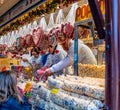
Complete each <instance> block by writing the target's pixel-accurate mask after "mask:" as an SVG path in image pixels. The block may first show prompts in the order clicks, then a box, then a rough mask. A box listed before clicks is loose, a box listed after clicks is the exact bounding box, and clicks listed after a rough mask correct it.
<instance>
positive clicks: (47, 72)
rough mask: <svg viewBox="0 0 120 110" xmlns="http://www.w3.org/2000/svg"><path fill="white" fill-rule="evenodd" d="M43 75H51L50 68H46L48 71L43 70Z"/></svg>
mask: <svg viewBox="0 0 120 110" xmlns="http://www.w3.org/2000/svg"><path fill="white" fill-rule="evenodd" d="M45 74H46V75H47V76H51V75H52V74H53V72H52V71H51V70H50V68H48V69H46V70H45Z"/></svg>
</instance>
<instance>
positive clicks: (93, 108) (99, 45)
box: [0, 0, 105, 110]
mask: <svg viewBox="0 0 120 110" xmlns="http://www.w3.org/2000/svg"><path fill="white" fill-rule="evenodd" d="M99 4H100V6H101V8H102V11H103V14H104V5H105V4H104V0H99ZM60 6H61V5H60ZM66 13H67V14H66ZM75 19H76V21H77V22H76V21H75ZM84 21H85V22H84ZM90 21H92V22H93V20H92V18H91V14H90V9H89V7H88V3H87V1H86V0H81V1H79V2H76V3H74V4H70V5H69V6H68V7H62V8H61V9H59V10H57V11H55V13H51V14H49V15H44V16H42V17H41V18H40V19H37V20H35V21H34V22H32V25H30V24H27V25H24V26H23V27H21V28H19V30H18V31H17V33H15V31H13V32H11V36H13V35H14V38H13V37H11V42H10V46H11V45H12V46H13V47H16V49H17V52H18V53H17V54H19V57H20V58H19V60H23V59H24V60H26V59H27V58H29V53H30V51H29V50H32V49H31V48H33V47H34V48H36V47H41V48H42V47H44V46H45V47H46V48H48V42H47V37H46V36H47V33H50V32H51V30H52V31H53V32H54V31H56V30H57V29H59V28H61V27H62V25H61V24H64V25H66V24H67V23H68V22H70V24H71V25H73V26H74V30H75V31H74V36H75V37H74V38H73V39H74V41H75V42H76V44H77V43H78V42H77V40H78V39H80V40H82V41H83V42H84V44H85V45H88V47H90V49H93V50H94V51H93V52H94V55H95V57H96V59H97V63H98V64H99V65H91V64H81V63H77V61H78V54H77V45H76V44H75V47H74V72H72V75H71V74H70V73H67V75H66V74H63V73H61V74H62V75H58V76H57V75H53V76H50V77H48V79H47V81H44V78H41V76H40V77H37V78H36V76H34V75H33V71H34V67H35V64H34V65H32V66H31V64H30V63H29V64H30V66H28V67H25V68H24V70H21V71H19V73H20V74H19V77H18V86H19V87H20V88H21V89H22V90H23V93H24V95H26V97H27V98H28V100H29V102H30V103H31V104H32V106H33V110H34V109H35V110H39V109H44V110H100V109H103V108H104V106H105V65H104V64H105V58H104V56H102V55H103V53H104V51H105V49H104V45H105V44H104V42H103V41H102V42H100V40H99V37H98V33H96V29H94V28H93V30H92V28H91V27H90V26H91V25H88V23H89V22H90ZM74 24H75V25H74ZM86 24H87V25H86ZM27 27H28V28H27ZM81 27H82V29H81ZM83 27H84V28H83ZM93 27H95V26H94V22H93ZM68 30H69V29H68ZM63 31H64V30H63ZM18 34H19V35H20V37H19V36H18ZM55 34H56V33H55ZM48 35H49V34H48ZM5 36H6V35H5ZM43 36H44V37H43ZM2 38H3V37H1V39H2ZM95 38H96V39H95ZM12 39H13V40H12ZM95 41H96V45H95ZM1 42H2V40H1ZM6 43H8V41H6ZM14 43H15V45H13V44H14ZM43 45H44V46H43ZM24 48H25V49H26V50H25V51H24ZM96 49H97V50H96ZM21 50H23V51H22V52H21ZM55 52H56V53H55V54H58V53H59V51H55ZM100 53H101V55H100ZM21 54H22V55H21ZM26 54H27V55H26ZM23 55H24V56H23ZM99 55H100V56H99ZM15 57H16V56H15ZM101 57H102V58H101ZM19 60H15V59H13V58H12V60H7V64H5V66H6V67H7V65H9V66H8V67H7V68H11V67H10V65H12V67H14V68H12V69H13V70H14V71H15V72H18V71H16V70H15V69H17V67H19V66H20V61H19ZM57 60H58V59H57ZM4 62H5V61H4ZM0 63H1V65H2V60H0ZM45 69H46V68H44V69H43V68H42V70H40V72H41V73H42V74H44V70H45ZM25 73H27V74H28V76H30V77H27V78H25V77H24V75H23V74H25ZM31 75H32V76H31ZM39 75H41V74H37V76H39ZM45 80H46V79H45Z"/></svg>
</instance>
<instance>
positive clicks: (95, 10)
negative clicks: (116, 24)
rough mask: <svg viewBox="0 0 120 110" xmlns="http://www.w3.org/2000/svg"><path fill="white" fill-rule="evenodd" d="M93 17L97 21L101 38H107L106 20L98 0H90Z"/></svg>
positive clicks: (96, 24)
mask: <svg viewBox="0 0 120 110" xmlns="http://www.w3.org/2000/svg"><path fill="white" fill-rule="evenodd" d="M88 3H89V6H90V9H91V12H92V15H93V19H94V22H95V26H96V29H97V31H98V35H99V38H100V39H104V38H105V31H104V20H103V16H102V12H101V10H100V6H99V3H98V0H92V1H91V0H88Z"/></svg>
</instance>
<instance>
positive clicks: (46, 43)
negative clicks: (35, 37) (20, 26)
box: [38, 33, 49, 50]
mask: <svg viewBox="0 0 120 110" xmlns="http://www.w3.org/2000/svg"><path fill="white" fill-rule="evenodd" d="M38 47H39V48H40V49H41V50H42V49H47V48H48V47H49V38H48V35H47V34H46V33H44V34H43V35H42V36H41V39H40V41H39V44H38Z"/></svg>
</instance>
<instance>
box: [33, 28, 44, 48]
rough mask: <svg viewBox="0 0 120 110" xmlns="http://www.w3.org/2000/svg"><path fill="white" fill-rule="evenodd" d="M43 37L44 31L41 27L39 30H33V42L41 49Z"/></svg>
mask: <svg viewBox="0 0 120 110" xmlns="http://www.w3.org/2000/svg"><path fill="white" fill-rule="evenodd" d="M43 36H44V31H43V30H42V28H41V27H38V28H37V29H34V30H33V41H34V44H35V46H38V47H39V45H40V42H41V38H42V37H43Z"/></svg>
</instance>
